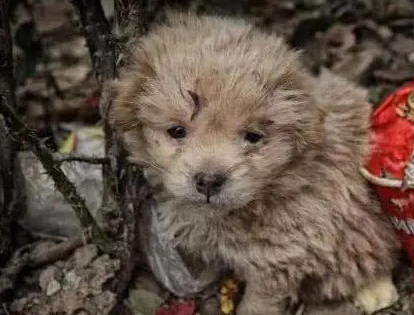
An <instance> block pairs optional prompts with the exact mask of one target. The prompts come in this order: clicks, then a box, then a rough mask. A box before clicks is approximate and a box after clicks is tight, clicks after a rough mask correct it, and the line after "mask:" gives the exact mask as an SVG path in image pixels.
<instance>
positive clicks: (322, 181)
mask: <svg viewBox="0 0 414 315" xmlns="http://www.w3.org/2000/svg"><path fill="white" fill-rule="evenodd" d="M130 47H131V56H130V58H129V59H128V61H127V63H126V66H125V69H124V70H123V72H122V73H121V75H120V79H119V80H118V81H117V82H115V83H114V92H115V96H114V104H113V108H112V111H111V117H112V121H113V123H114V125H115V126H116V128H117V129H118V130H119V132H120V133H121V134H122V136H123V139H124V141H125V143H126V145H127V148H128V149H129V152H130V155H131V160H132V161H134V162H136V163H138V164H142V165H145V166H147V167H149V168H150V170H151V171H152V173H153V174H155V178H157V179H158V181H159V183H161V186H162V194H161V193H160V195H159V198H158V199H159V201H160V203H161V205H160V217H161V220H162V222H163V226H164V227H165V229H164V231H165V233H164V235H165V237H166V238H168V239H169V240H170V241H172V242H174V243H175V244H178V245H179V246H180V247H182V248H183V249H186V250H188V251H189V252H191V253H194V254H197V255H201V256H202V257H204V258H205V259H206V260H208V259H221V260H223V262H224V263H226V264H227V265H228V266H229V267H230V268H232V269H234V270H235V271H236V272H237V273H238V274H239V275H240V276H241V277H243V278H244V279H246V281H247V286H246V292H245V294H244V299H243V300H242V302H241V304H240V306H239V307H238V310H237V313H238V314H239V315H255V314H257V315H265V314H266V315H267V314H282V313H283V312H284V308H285V304H286V303H287V302H288V300H292V299H293V300H297V299H298V298H300V299H303V300H305V301H311V302H321V301H323V300H342V299H350V298H351V297H352V296H353V295H355V293H356V292H357V291H358V290H359V288H362V287H364V286H365V284H367V283H369V282H370V281H374V280H375V279H376V278H378V277H381V276H385V277H387V276H389V274H390V272H391V269H392V267H393V265H394V261H395V257H396V255H397V253H398V252H399V250H398V248H397V242H396V239H395V235H394V232H393V230H392V227H391V225H390V224H389V222H388V220H387V219H386V218H384V216H383V215H382V214H381V211H380V209H379V206H378V204H377V202H376V201H375V198H372V196H370V193H369V190H368V188H367V186H366V183H365V182H364V180H363V178H362V177H361V176H360V174H359V172H358V168H359V166H360V165H361V163H363V161H364V158H365V155H366V154H367V130H368V121H369V114H370V106H369V104H368V103H367V101H366V95H365V93H364V92H363V91H361V90H360V89H358V88H357V87H356V86H355V85H353V84H351V83H348V82H346V81H345V80H343V79H341V78H339V77H336V76H334V75H332V74H330V73H328V72H325V73H323V74H321V76H320V77H319V78H317V79H315V78H313V77H311V76H310V75H309V74H308V72H307V71H306V70H305V69H304V67H303V66H302V65H301V63H300V61H299V57H298V54H297V53H295V52H293V51H291V50H289V49H288V48H287V46H286V45H285V44H284V43H283V41H282V39H281V38H279V37H277V36H275V35H268V34H264V33H262V32H260V31H258V30H256V29H254V28H253V27H251V26H250V25H249V24H247V23H246V22H243V21H240V20H234V19H227V18H219V17H199V18H198V17H195V16H190V15H179V14H171V15H170V17H169V22H168V23H167V24H166V25H161V26H158V27H156V28H155V29H154V30H152V31H151V32H150V34H149V35H148V36H145V37H143V38H142V39H140V40H138V41H136V42H133V43H131V45H130ZM189 91H190V92H189ZM195 94H196V95H197V96H196V98H194V95H195ZM174 125H182V126H185V127H186V128H187V136H186V137H185V138H183V139H179V140H177V139H173V138H171V137H170V135H169V134H168V133H167V130H168V129H169V128H170V127H172V126H174ZM247 131H254V132H258V133H260V134H263V135H264V138H263V140H262V141H260V142H259V143H257V144H251V143H248V142H246V141H245V140H244V138H243V137H244V135H245V133H246V132H247ZM198 172H207V173H210V172H222V173H223V174H225V175H226V176H227V181H226V182H225V184H224V186H223V188H222V190H221V191H220V192H219V193H218V194H216V195H212V196H211V198H210V200H209V202H207V199H206V197H205V196H204V195H202V194H200V193H198V192H197V191H196V189H195V184H194V180H193V177H194V175H195V174H196V173H198ZM161 196H162V197H161Z"/></svg>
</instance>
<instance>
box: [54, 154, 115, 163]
mask: <svg viewBox="0 0 414 315" xmlns="http://www.w3.org/2000/svg"><path fill="white" fill-rule="evenodd" d="M53 159H54V161H55V162H56V163H58V164H62V163H63V162H84V163H88V164H98V165H102V164H108V163H109V159H108V158H106V157H97V156H88V155H82V154H63V153H54V154H53Z"/></svg>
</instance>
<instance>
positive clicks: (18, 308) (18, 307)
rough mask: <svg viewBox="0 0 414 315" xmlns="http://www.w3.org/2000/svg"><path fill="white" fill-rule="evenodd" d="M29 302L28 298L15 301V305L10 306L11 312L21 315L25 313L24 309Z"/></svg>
mask: <svg viewBox="0 0 414 315" xmlns="http://www.w3.org/2000/svg"><path fill="white" fill-rule="evenodd" d="M27 302H28V298H27V297H23V298H21V299H18V300H14V301H13V303H12V304H11V305H10V310H11V311H12V312H13V313H17V314H19V313H21V312H22V311H23V309H24V307H25V306H26V304H27Z"/></svg>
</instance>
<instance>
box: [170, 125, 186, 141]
mask: <svg viewBox="0 0 414 315" xmlns="http://www.w3.org/2000/svg"><path fill="white" fill-rule="evenodd" d="M167 132H168V134H169V135H170V136H171V138H174V139H181V138H184V137H185V136H186V135H187V130H186V129H185V127H184V126H174V127H171V128H170V129H168V130H167Z"/></svg>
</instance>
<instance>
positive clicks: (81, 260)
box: [75, 244, 98, 269]
mask: <svg viewBox="0 0 414 315" xmlns="http://www.w3.org/2000/svg"><path fill="white" fill-rule="evenodd" d="M96 256H98V248H97V247H96V245H94V244H88V245H85V246H83V247H81V248H79V249H78V250H77V251H76V252H75V267H76V268H77V269H81V268H84V267H86V266H88V265H89V264H90V263H91V262H92V260H94V259H95V258H96Z"/></svg>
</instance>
